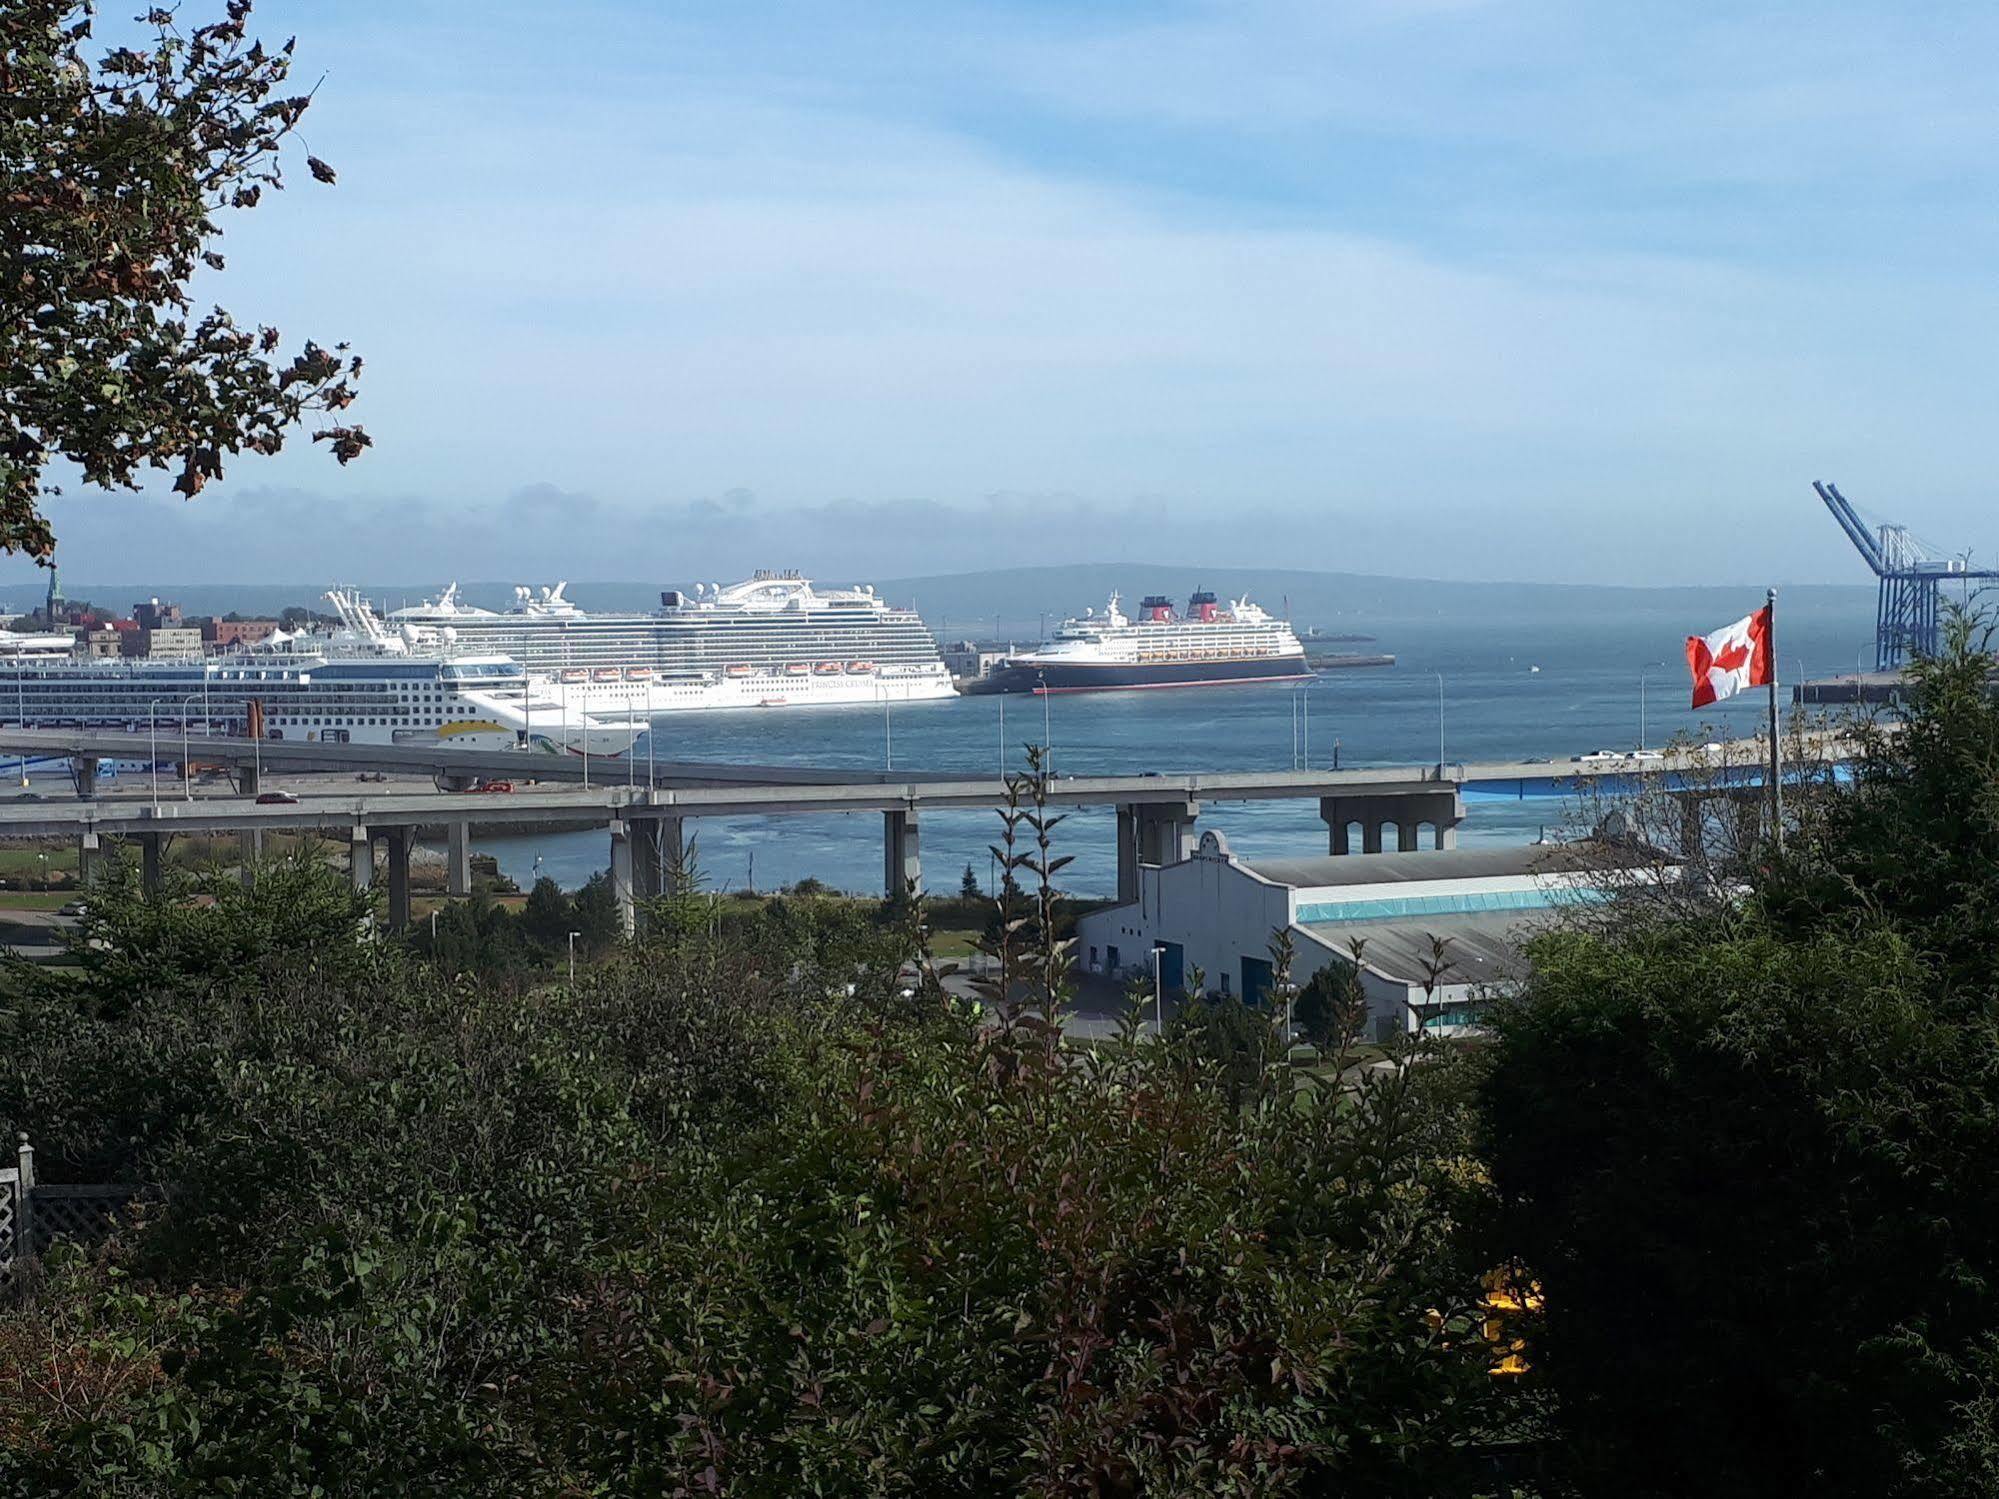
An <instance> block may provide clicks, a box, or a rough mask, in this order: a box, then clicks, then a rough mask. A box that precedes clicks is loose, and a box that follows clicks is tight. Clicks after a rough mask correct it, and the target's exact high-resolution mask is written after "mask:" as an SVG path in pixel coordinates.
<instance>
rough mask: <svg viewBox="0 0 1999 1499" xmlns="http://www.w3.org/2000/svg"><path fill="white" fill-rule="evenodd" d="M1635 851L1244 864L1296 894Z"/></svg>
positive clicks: (1543, 850) (1476, 874)
mask: <svg viewBox="0 0 1999 1499" xmlns="http://www.w3.org/2000/svg"><path fill="white" fill-rule="evenodd" d="M1632 859H1633V854H1632V851H1629V850H1623V849H1617V850H1612V849H1609V848H1607V847H1606V846H1605V845H1603V844H1600V843H1529V844H1525V845H1507V846H1503V847H1487V848H1445V849H1437V850H1434V851H1432V852H1428V853H1406V854H1326V855H1322V856H1320V857H1318V858H1313V859H1243V860H1241V861H1239V862H1240V863H1241V864H1242V866H1243V867H1244V868H1245V869H1247V870H1249V871H1250V872H1251V873H1253V874H1259V875H1261V876H1263V878H1265V879H1267V880H1275V881H1276V882H1277V883H1278V884H1280V885H1290V886H1292V887H1293V888H1294V889H1298V888H1305V889H1309V888H1311V887H1313V886H1321V885H1386V884H1391V883H1395V882H1398V881H1404V880H1407V881H1415V880H1476V879H1489V878H1492V877H1494V876H1498V875H1510V874H1511V875H1520V874H1559V873H1567V872H1573V871H1575V870H1584V869H1593V868H1602V867H1604V866H1605V865H1615V864H1617V863H1620V862H1626V863H1628V862H1632Z"/></svg>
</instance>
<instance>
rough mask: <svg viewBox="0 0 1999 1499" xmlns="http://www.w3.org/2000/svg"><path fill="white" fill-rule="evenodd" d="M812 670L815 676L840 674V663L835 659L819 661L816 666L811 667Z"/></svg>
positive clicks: (835, 675)
mask: <svg viewBox="0 0 1999 1499" xmlns="http://www.w3.org/2000/svg"><path fill="white" fill-rule="evenodd" d="M812 671H813V674H814V675H815V676H821V677H837V676H838V675H840V663H839V662H837V661H821V662H820V663H819V664H818V665H817V666H815V667H813V668H812Z"/></svg>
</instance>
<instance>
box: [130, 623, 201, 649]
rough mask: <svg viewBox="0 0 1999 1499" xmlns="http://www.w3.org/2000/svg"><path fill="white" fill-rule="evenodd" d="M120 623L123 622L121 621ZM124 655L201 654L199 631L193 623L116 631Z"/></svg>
mask: <svg viewBox="0 0 1999 1499" xmlns="http://www.w3.org/2000/svg"><path fill="white" fill-rule="evenodd" d="M121 623H123V622H122V621H121ZM118 635H119V642H120V647H121V649H120V652H119V653H120V654H121V655H125V656H143V657H150V658H159V657H174V658H179V657H185V656H199V655H200V654H201V631H200V630H199V629H198V628H196V627H195V626H193V625H164V626H160V627H157V628H148V627H146V626H143V625H142V626H138V627H136V628H133V629H129V630H120V631H119V632H118Z"/></svg>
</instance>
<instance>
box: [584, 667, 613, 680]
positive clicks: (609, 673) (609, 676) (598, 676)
mask: <svg viewBox="0 0 1999 1499" xmlns="http://www.w3.org/2000/svg"><path fill="white" fill-rule="evenodd" d="M590 680H591V681H593V682H615V681H617V680H618V668H617V667H615V666H600V667H598V668H597V669H596V670H595V671H593V672H591V673H590Z"/></svg>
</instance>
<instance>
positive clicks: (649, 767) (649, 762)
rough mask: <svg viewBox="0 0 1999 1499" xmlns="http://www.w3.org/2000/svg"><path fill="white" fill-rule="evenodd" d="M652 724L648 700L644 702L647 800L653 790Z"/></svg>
mask: <svg viewBox="0 0 1999 1499" xmlns="http://www.w3.org/2000/svg"><path fill="white" fill-rule="evenodd" d="M652 725H653V718H652V704H651V703H650V702H648V703H647V704H646V799H647V800H648V801H650V800H651V799H652V793H653V790H654V786H653V758H652V737H653V736H652Z"/></svg>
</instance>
